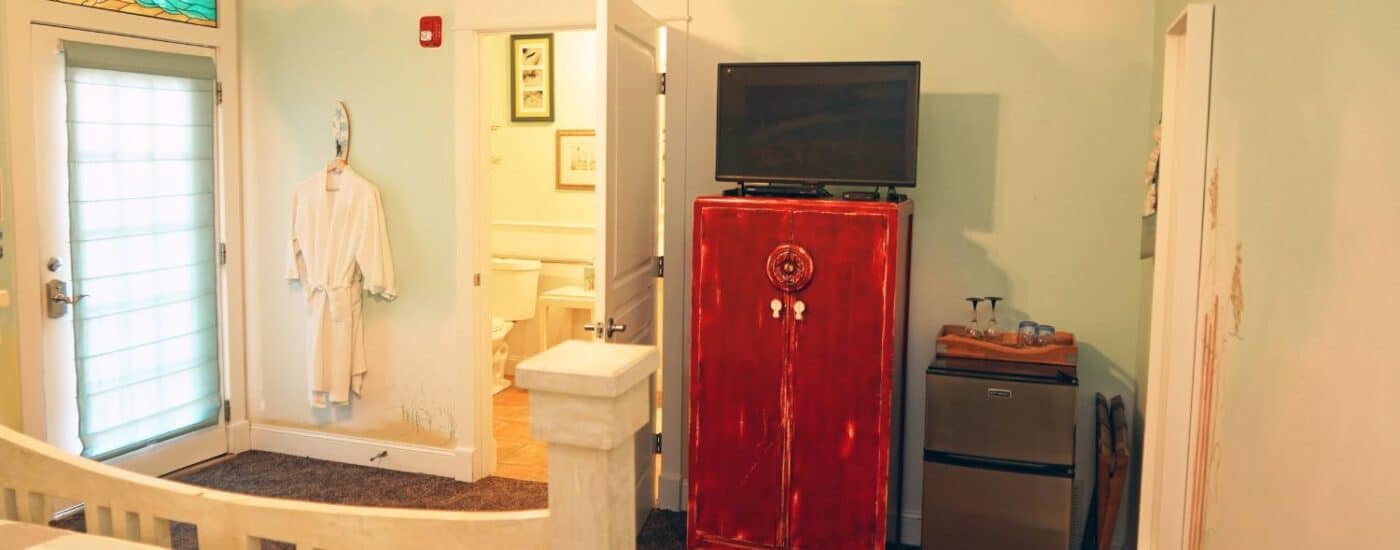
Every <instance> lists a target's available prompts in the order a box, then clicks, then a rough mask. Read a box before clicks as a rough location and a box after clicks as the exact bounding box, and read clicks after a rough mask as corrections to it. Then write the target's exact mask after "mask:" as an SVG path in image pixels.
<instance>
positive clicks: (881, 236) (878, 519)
mask: <svg viewBox="0 0 1400 550" xmlns="http://www.w3.org/2000/svg"><path fill="white" fill-rule="evenodd" d="M893 220H894V217H893V216H891V215H888V214H884V213H875V212H851V211H843V212H821V211H799V212H796V213H794V214H793V244H794V245H796V246H799V247H802V248H804V249H806V251H807V253H808V254H810V256H811V281H810V283H809V284H808V285H807V286H806V287H805V288H803V289H801V290H798V291H796V292H795V293H794V295H793V299H794V301H793V307H794V310H793V311H794V313H796V312H798V311H801V320H797V319H796V316H794V321H793V323H794V328H793V334H794V336H793V343H794V345H793V352H792V353H793V355H792V357H791V359H790V361H789V364H790V367H789V368H790V369H791V372H792V374H791V377H792V381H791V391H792V394H791V395H792V397H791V428H790V429H791V430H792V442H791V457H790V461H791V472H790V481H789V483H790V485H791V487H790V491H791V493H790V495H789V499H790V501H791V511H790V516H789V525H790V527H789V528H790V530H791V546H792V547H793V548H883V547H884V544H885V540H884V538H885V509H886V491H887V485H886V482H887V478H888V477H889V474H888V468H889V463H888V458H889V447H888V445H889V439H888V435H887V433H886V432H888V431H889V425H890V424H889V411H890V384H891V380H890V376H891V373H890V369H891V353H892V345H893V344H892V339H891V338H890V334H891V333H892V331H893V325H894V316H893V315H891V312H892V311H893V309H892V306H893V294H894V292H895V288H894V284H895V271H894V265H895V258H894V257H893V254H894V252H893V247H892V246H891V238H892V232H891V231H890V229H891V228H890V225H891V224H892V223H893Z"/></svg>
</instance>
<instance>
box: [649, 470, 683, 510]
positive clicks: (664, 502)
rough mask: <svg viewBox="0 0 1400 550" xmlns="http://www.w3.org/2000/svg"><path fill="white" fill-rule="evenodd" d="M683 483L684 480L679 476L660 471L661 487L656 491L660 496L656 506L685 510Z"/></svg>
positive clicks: (664, 508)
mask: <svg viewBox="0 0 1400 550" xmlns="http://www.w3.org/2000/svg"><path fill="white" fill-rule="evenodd" d="M684 483H685V480H684V479H682V478H681V477H678V476H671V475H666V473H665V472H662V474H661V487H660V489H659V490H658V491H657V492H658V494H659V495H660V497H661V498H660V502H658V503H657V506H656V507H657V508H660V509H662V510H670V511H673V512H679V511H682V510H685V501H686V494H685V491H683V490H682V488H683V487H684V486H685V485H684Z"/></svg>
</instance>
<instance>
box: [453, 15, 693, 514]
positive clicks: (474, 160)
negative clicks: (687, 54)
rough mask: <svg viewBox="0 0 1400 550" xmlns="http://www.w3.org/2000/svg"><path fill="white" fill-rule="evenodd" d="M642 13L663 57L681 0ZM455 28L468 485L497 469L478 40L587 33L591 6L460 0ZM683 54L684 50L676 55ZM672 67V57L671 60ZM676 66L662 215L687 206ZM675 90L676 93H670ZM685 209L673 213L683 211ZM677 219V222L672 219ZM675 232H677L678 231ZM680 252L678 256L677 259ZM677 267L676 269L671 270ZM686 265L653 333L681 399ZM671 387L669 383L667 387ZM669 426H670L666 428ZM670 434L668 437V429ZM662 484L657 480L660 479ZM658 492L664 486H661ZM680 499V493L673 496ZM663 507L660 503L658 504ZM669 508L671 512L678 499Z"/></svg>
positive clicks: (672, 420) (460, 412) (459, 307)
mask: <svg viewBox="0 0 1400 550" xmlns="http://www.w3.org/2000/svg"><path fill="white" fill-rule="evenodd" d="M639 3H640V4H641V5H643V7H646V8H648V9H649V10H651V12H652V14H653V15H654V16H655V17H656V18H657V19H658V20H660V21H661V22H662V23H663V24H665V25H666V26H667V29H668V34H667V40H668V42H670V41H678V43H677V42H670V44H671V46H670V49H671V51H676V46H677V45H681V48H683V47H684V46H683V44H684V43H685V40H686V31H687V30H688V23H687V22H688V6H687V4H686V2H685V0H651V1H646V0H639ZM456 8H457V9H456V22H457V23H456V24H455V25H454V26H453V27H452V28H451V32H452V34H453V38H454V40H453V48H454V53H455V58H456V59H457V63H456V70H455V74H454V88H455V89H456V90H457V101H456V106H455V112H454V118H455V120H456V128H457V130H456V136H455V138H456V139H455V141H456V154H455V155H454V156H455V158H456V166H455V167H454V172H455V178H456V188H457V190H458V192H457V193H456V197H455V200H456V205H455V206H456V211H457V212H459V215H458V216H457V226H456V228H455V230H454V231H455V233H454V234H455V243H456V248H457V250H456V252H457V253H456V265H455V270H456V275H455V280H456V281H457V292H456V311H457V312H458V320H457V330H458V333H459V334H466V335H469V337H467V338H465V339H464V341H465V343H464V344H463V345H464V346H466V349H465V350H462V351H465V352H467V353H463V355H465V356H467V357H469V358H470V362H469V363H468V365H469V367H468V368H466V369H463V370H464V372H463V376H464V377H465V379H464V380H462V381H460V382H459V383H458V384H457V387H459V388H462V389H463V390H464V391H465V392H466V393H467V395H469V396H470V397H469V398H468V399H464V400H462V402H460V403H459V404H457V405H455V407H454V411H453V414H454V415H455V416H456V417H457V418H458V419H465V421H463V422H462V423H464V424H466V425H468V426H470V429H471V435H470V436H469V437H468V439H469V440H470V441H472V442H473V445H474V447H475V448H474V449H472V451H473V452H472V453H471V454H472V457H473V465H472V479H473V480H476V479H481V478H483V477H486V476H488V475H491V474H492V473H493V472H494V471H495V469H496V441H495V436H494V434H493V433H492V432H493V430H492V410H491V337H490V330H489V327H490V326H491V318H490V312H489V309H488V304H489V297H488V295H487V294H486V293H485V288H486V287H485V286H484V282H480V283H479V282H478V281H484V279H485V277H487V276H489V270H490V266H491V249H490V235H491V212H490V200H489V189H488V186H487V185H486V182H487V181H488V180H489V176H488V170H489V169H490V166H491V162H490V151H489V149H488V147H487V144H488V143H489V134H488V132H489V130H488V128H487V126H486V125H487V120H489V118H488V117H489V115H488V113H489V111H488V109H489V106H488V105H487V103H486V101H487V100H486V94H485V93H484V90H483V89H482V87H483V83H482V82H481V79H480V78H478V75H479V74H480V72H481V70H482V69H481V59H480V55H481V40H482V38H483V36H484V35H488V34H497V33H509V32H527V31H539V30H541V29H547V30H574V29H591V28H594V27H595V26H596V25H595V19H596V16H597V14H596V9H595V5H594V3H592V2H569V1H564V0H517V1H514V2H474V1H472V0H458V1H457V5H456ZM681 51H684V50H683V49H682V50H681ZM672 62H674V60H672ZM677 67H679V68H681V69H682V70H683V68H684V64H680V65H678V66H677V65H670V66H668V69H667V71H668V75H667V90H666V92H667V96H668V100H667V102H666V127H667V136H668V139H666V140H665V142H664V143H663V144H662V146H663V148H664V151H665V154H666V159H667V162H666V183H665V189H664V192H665V194H666V205H667V207H668V208H667V211H668V212H675V210H672V206H673V205H676V204H680V205H683V204H684V200H685V185H684V184H685V179H684V173H685V172H684V144H685V141H684V138H683V136H684V135H685V110H684V102H683V101H672V100H671V98H672V97H681V98H684V97H685V96H684V87H685V85H684V82H685V78H684V74H683V72H681V73H679V74H678V73H677V72H673V71H674V69H675V68H677ZM673 94H674V95H673ZM683 209H684V208H681V210H683ZM674 217H676V218H677V219H676V220H674V221H675V222H676V223H683V222H684V217H683V216H679V215H678V216H674ZM671 218H672V217H670V216H668V217H667V218H666V219H665V223H666V232H665V236H664V238H665V244H664V249H665V251H666V254H667V255H671V253H672V251H673V250H675V251H680V250H683V247H684V242H685V241H684V239H685V235H684V231H682V230H679V229H677V230H673V229H672V228H673V226H674V225H673V223H672V222H673V220H672V219H671ZM679 227H683V225H682V226H679ZM681 255H683V254H680V253H677V257H679V256H681ZM677 267H679V266H677ZM684 277H685V269H668V270H667V273H666V275H665V278H664V279H663V283H662V284H663V285H665V288H666V291H665V294H664V297H663V306H662V307H663V312H665V318H664V319H663V321H662V324H663V327H665V330H664V332H663V334H662V335H661V341H662V343H663V345H662V349H663V350H668V349H669V350H671V351H672V352H671V353H665V355H664V356H663V358H662V371H663V374H662V377H663V382H664V383H665V389H664V390H663V391H666V393H667V395H680V394H682V393H683V388H682V387H681V386H678V384H680V383H681V379H682V378H683V368H682V367H683V365H682V364H681V363H680V362H679V361H681V360H683V354H681V352H680V351H681V347H682V345H683V344H682V342H681V340H680V339H679V338H680V333H681V330H682V327H683V323H682V316H683V312H684V309H683V307H682V305H683V304H682V302H683V300H684V295H683V290H684V287H683V281H684ZM673 382H674V384H677V386H675V387H674V388H673ZM683 407H684V401H683V400H682V399H675V398H672V399H667V400H666V401H665V402H664V403H663V408H664V412H663V414H662V418H663V421H664V424H665V425H664V429H665V430H666V431H668V432H670V433H681V431H680V430H682V429H683V428H682V427H681V423H683V422H684V418H685V409H684V408H683ZM673 424H674V426H675V427H674V428H673ZM672 430H674V431H672ZM672 439H673V440H676V441H673V442H669V443H668V444H667V445H665V448H664V449H663V453H662V461H663V470H666V468H665V465H666V464H672V463H674V464H676V465H679V464H681V463H682V460H683V458H682V457H681V456H680V453H681V452H682V451H681V448H682V447H683V445H682V444H681V441H683V438H681V439H677V438H672ZM663 485H664V477H663ZM661 493H662V495H666V494H668V493H667V490H666V489H665V488H664V487H663V489H662V490H661ZM673 493H674V494H676V495H683V492H681V491H680V490H679V487H677V488H676V490H675V491H673ZM662 505H663V507H665V506H667V503H666V502H665V501H663V504H662ZM674 506H676V507H675V508H673V509H679V503H676V504H675V505H674Z"/></svg>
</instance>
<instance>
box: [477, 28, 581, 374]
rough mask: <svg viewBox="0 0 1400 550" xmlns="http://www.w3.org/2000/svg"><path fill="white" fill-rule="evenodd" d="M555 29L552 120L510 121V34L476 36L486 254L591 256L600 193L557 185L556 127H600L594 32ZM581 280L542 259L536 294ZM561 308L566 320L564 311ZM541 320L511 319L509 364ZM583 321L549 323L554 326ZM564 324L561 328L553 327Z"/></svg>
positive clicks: (533, 344)
mask: <svg viewBox="0 0 1400 550" xmlns="http://www.w3.org/2000/svg"><path fill="white" fill-rule="evenodd" d="M553 34H554V78H555V80H554V121H553V122H513V121H511V119H510V50H509V43H510V35H509V34H504V33H503V34H489V35H484V36H483V37H482V40H481V49H480V55H481V65H480V67H481V71H482V73H481V74H482V76H483V78H482V85H483V86H484V87H485V93H484V95H483V97H484V100H485V101H486V107H487V110H488V116H487V123H488V124H489V125H490V130H489V134H488V139H489V142H490V152H489V157H490V165H489V178H490V180H489V181H490V183H489V185H490V186H491V187H490V196H491V223H492V225H491V251H492V253H493V254H503V255H510V256H526V257H532V258H561V259H570V260H581V261H591V260H592V259H593V255H594V250H595V249H596V248H597V241H596V236H595V233H594V231H593V228H594V222H595V216H596V211H597V196H596V195H595V194H594V193H593V192H592V191H587V190H571V189H557V188H556V187H555V168H556V166H555V162H556V159H555V156H556V151H555V132H556V131H558V130H594V129H596V128H597V122H596V119H595V112H596V111H597V105H596V103H597V96H598V94H597V89H598V88H597V86H598V85H597V78H596V76H595V75H596V74H597V71H598V64H597V62H596V58H597V51H596V44H595V42H594V31H593V30H591V29H588V30H573V31H556V32H554V33H553ZM582 282H583V266H581V265H574V264H564V263H546V264H545V265H544V269H543V271H542V272H541V274H540V291H541V292H543V291H546V290H549V289H551V288H556V287H560V286H564V285H576V284H582ZM488 291H489V289H488ZM559 311H560V313H561V315H560V317H563V315H562V313H563V311H564V310H559ZM580 315H581V314H580ZM538 321H539V320H538V319H534V320H528V321H524V322H520V323H516V325H515V328H514V329H512V330H511V332H510V335H509V336H508V337H507V343H508V344H510V355H511V358H512V361H515V360H519V359H522V358H524V357H528V356H530V355H533V354H535V353H538V352H539V351H540V350H539V349H538V348H539V336H538V333H537V332H536V331H538V330H539V322H538ZM580 321H581V322H582V317H580ZM581 322H578V323H575V322H572V320H570V321H565V322H564V323H554V325H556V329H555V330H556V331H560V330H563V329H564V328H566V327H572V326H573V325H579V324H581ZM561 324H565V325H566V327H558V325H561ZM559 334H562V332H559Z"/></svg>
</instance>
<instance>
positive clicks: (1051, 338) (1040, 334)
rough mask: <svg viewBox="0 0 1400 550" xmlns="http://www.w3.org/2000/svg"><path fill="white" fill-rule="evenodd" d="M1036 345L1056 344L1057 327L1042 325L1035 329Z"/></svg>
mask: <svg viewBox="0 0 1400 550" xmlns="http://www.w3.org/2000/svg"><path fill="white" fill-rule="evenodd" d="M1035 343H1036V344H1037V345H1041V346H1048V345H1050V344H1053V343H1055V326H1054V325H1040V326H1039V327H1037V328H1036V329H1035Z"/></svg>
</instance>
